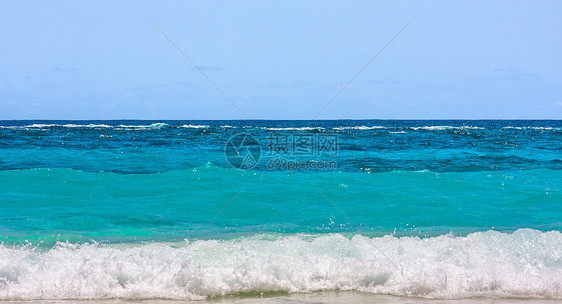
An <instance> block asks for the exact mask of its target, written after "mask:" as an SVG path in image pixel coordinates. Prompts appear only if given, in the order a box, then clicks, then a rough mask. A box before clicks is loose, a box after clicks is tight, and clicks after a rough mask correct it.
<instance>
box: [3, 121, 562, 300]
mask: <svg viewBox="0 0 562 304" xmlns="http://www.w3.org/2000/svg"><path fill="white" fill-rule="evenodd" d="M561 150H562V121H559V120H554V121H548V120H541V121H524V120H517V121H508V120H501V121H494V120H474V121H470V120H451V121H447V120H436V121H431V120H420V121H415V120H411V121H409V120H396V121H394V120H330V121H260V120H249V121H242V120H232V121H216V120H213V121H165V120H158V121H145V120H142V121H135V120H123V121H116V120H111V121H29V120H27V121H0V240H1V242H2V243H1V245H0V300H3V301H8V300H14V301H15V300H18V301H19V300H111V299H114V300H115V299H118V300H146V299H152V300H162V299H164V300H203V299H207V300H209V299H210V300H213V299H214V300H217V299H218V300H220V301H223V300H225V299H226V300H229V299H230V300H233V301H234V300H236V301H239V299H243V300H247V301H261V300H263V299H266V300H267V299H270V300H271V299H275V300H276V301H277V300H278V301H279V302H275V303H285V302H283V301H286V302H287V303H295V301H297V302H298V301H304V302H306V300H307V297H308V299H309V300H311V299H312V300H313V301H318V299H319V298H322V297H323V296H322V295H326V294H328V295H330V296H326V297H327V298H330V299H333V298H334V294H337V295H338V296H335V297H336V298H337V297H339V296H340V295H341V294H344V295H346V296H347V298H345V296H344V298H343V299H347V300H342V301H344V302H351V300H353V299H355V300H356V301H358V302H362V301H371V300H372V298H369V297H371V296H377V297H378V296H382V297H388V296H398V297H408V299H419V298H424V299H440V300H451V299H473V298H478V299H541V300H553V301H556V300H562V234H561V231H562V153H561ZM299 297H300V298H299ZM365 297H367V298H365ZM283 299H285V300H283ZM384 299H386V300H384ZM400 299H402V298H400ZM293 300H294V301H293ZM387 300H388V299H387V298H383V300H381V301H387ZM291 301H293V302H291Z"/></svg>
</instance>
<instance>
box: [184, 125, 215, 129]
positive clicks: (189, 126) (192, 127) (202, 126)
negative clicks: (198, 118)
mask: <svg viewBox="0 0 562 304" xmlns="http://www.w3.org/2000/svg"><path fill="white" fill-rule="evenodd" d="M208 127H209V125H182V126H181V127H180V128H186V129H206V128H208Z"/></svg>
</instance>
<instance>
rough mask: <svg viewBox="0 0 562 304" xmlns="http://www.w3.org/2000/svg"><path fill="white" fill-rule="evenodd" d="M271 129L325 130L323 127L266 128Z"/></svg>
mask: <svg viewBox="0 0 562 304" xmlns="http://www.w3.org/2000/svg"><path fill="white" fill-rule="evenodd" d="M265 129H266V130H270V131H310V130H324V128H322V127H295V128H265Z"/></svg>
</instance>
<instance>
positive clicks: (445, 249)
mask: <svg viewBox="0 0 562 304" xmlns="http://www.w3.org/2000/svg"><path fill="white" fill-rule="evenodd" d="M383 253H384V254H383ZM561 253H562V235H561V233H560V232H554V231H553V232H539V231H535V230H530V229H521V230H518V231H516V232H514V233H512V234H506V233H499V232H494V231H488V232H483V233H473V234H470V235H468V236H466V237H452V236H439V237H432V238H425V239H419V238H415V237H402V238H397V237H393V236H385V237H378V238H368V237H364V236H360V235H356V236H354V237H353V238H351V239H348V238H345V237H343V236H341V235H339V234H331V235H323V236H317V237H311V236H283V237H277V238H271V237H270V236H267V237H264V236H261V237H259V236H256V237H247V238H244V239H241V240H235V241H217V240H210V241H195V242H190V243H187V244H182V245H181V246H179V247H178V246H172V245H170V244H162V243H154V244H147V245H141V246H136V247H115V246H109V247H108V246H100V245H97V244H93V245H92V244H85V245H73V244H65V243H59V244H57V245H56V246H55V247H53V248H52V249H50V250H48V251H46V252H39V251H38V250H36V249H35V250H34V249H33V248H30V247H29V246H28V247H16V248H14V247H12V246H7V245H1V246H0V300H32V299H107V298H121V299H147V298H165V299H178V300H180V299H199V298H202V297H206V296H215V295H225V294H233V293H238V292H250V291H253V292H267V291H287V292H310V291H319V290H359V291H364V292H371V293H376V294H391V295H401V296H416V297H426V298H465V297H494V298H495V297H507V298H509V297H530V298H548V299H562V254H561ZM176 257H177V258H176ZM170 261H171V262H170ZM168 264H169V266H168Z"/></svg>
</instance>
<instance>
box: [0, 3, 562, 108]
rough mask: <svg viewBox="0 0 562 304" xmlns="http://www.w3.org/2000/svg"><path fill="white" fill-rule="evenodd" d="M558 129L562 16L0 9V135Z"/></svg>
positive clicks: (501, 10)
mask: <svg viewBox="0 0 562 304" xmlns="http://www.w3.org/2000/svg"><path fill="white" fill-rule="evenodd" d="M147 17H148V18H150V19H151V20H152V21H153V22H154V23H155V24H156V25H158V26H159V27H160V29H162V31H164V32H165V33H166V34H167V35H168V36H169V37H170V38H171V39H172V40H173V41H174V42H175V43H176V44H177V45H178V46H179V47H180V48H181V49H182V50H183V51H184V52H185V53H186V54H187V55H188V56H189V57H190V58H191V59H192V60H193V61H194V62H195V63H196V64H197V65H198V66H199V67H200V68H201V69H202V70H203V71H204V72H205V73H206V74H207V75H208V76H209V77H210V78H211V79H212V80H213V81H214V82H215V83H216V84H217V86H219V87H220V88H221V89H222V91H224V93H226V94H227V95H228V96H229V97H230V98H231V100H232V101H233V102H234V103H236V105H238V107H239V108H240V109H241V110H242V111H243V112H244V113H245V114H246V115H247V116H248V117H249V118H252V119H311V118H313V117H314V116H315V115H316V114H317V113H318V112H319V111H320V110H321V109H322V108H323V107H324V105H325V104H326V103H327V102H328V101H329V100H330V99H332V98H333V97H334V95H336V94H337V92H338V91H339V90H340V89H341V88H342V87H343V86H344V85H345V84H346V83H347V82H348V81H349V80H350V79H351V78H352V77H353V76H354V75H355V74H356V73H357V72H358V71H359V70H361V68H363V66H364V65H365V64H366V63H367V62H369V60H371V59H372V58H373V56H374V55H375V54H376V53H377V52H378V51H379V50H380V49H381V48H382V47H383V46H384V45H385V44H386V43H387V42H388V41H389V40H390V39H392V37H393V36H394V35H395V34H396V33H397V32H398V31H399V30H400V29H401V28H402V27H403V26H404V25H405V24H406V23H408V21H410V20H411V19H412V18H414V17H415V19H414V21H413V22H412V23H411V24H410V26H409V27H408V28H407V29H406V30H405V31H404V32H403V33H402V34H401V35H400V36H399V37H398V38H397V39H396V40H395V41H394V42H393V43H392V44H391V45H390V46H389V47H388V48H387V49H386V50H385V51H384V52H383V53H382V54H381V55H380V56H379V57H378V58H377V59H376V60H375V61H374V62H373V63H372V64H371V65H370V66H369V67H368V68H367V69H366V70H365V71H364V72H363V73H362V74H360V75H359V77H358V78H357V79H356V80H355V81H354V82H353V83H352V85H351V86H350V87H349V88H347V89H346V90H345V91H344V92H343V93H342V94H341V95H340V96H339V97H338V98H337V99H336V100H335V101H334V102H333V103H332V104H331V105H330V106H329V107H328V108H327V109H326V110H325V111H324V112H323V113H322V114H321V115H320V116H319V119H341V118H351V119H387V118H389V119H391V118H398V119H408V118H414V119H416V118H420V119H433V118H437V119H446V118H468V119H474V118H500V119H510V118H539V119H562V1H528V0H527V1H455V2H452V1H386V2H375V1H353V2H348V1H178V2H175V1H165V3H164V4H162V3H159V2H153V1H148V2H147V1H142V2H139V1H135V2H133V1H120V2H118V3H114V2H110V1H104V2H100V1H80V2H78V1H76V2H75V1H44V2H39V1H33V2H28V1H2V2H0V71H1V73H0V119H40V118H44V119H121V118H131V119H244V116H242V114H240V112H238V110H237V109H236V108H235V107H234V106H232V105H231V104H230V103H229V101H228V100H226V99H225V98H224V97H223V96H222V95H221V94H220V92H218V91H217V90H216V89H215V88H214V87H213V86H212V85H211V84H210V83H209V82H208V81H207V80H206V79H205V78H204V77H203V76H202V75H201V74H200V73H199V72H198V71H197V70H195V69H194V68H193V67H192V65H191V64H190V63H189V62H188V61H187V60H186V59H185V58H183V57H182V55H181V54H180V53H179V52H178V51H177V50H176V49H175V48H174V47H173V45H171V44H170V43H169V42H168V41H167V40H166V39H165V38H164V37H163V36H162V35H161V34H160V33H159V32H158V31H157V30H156V29H155V28H154V27H153V26H152V25H151V24H150V22H149V21H148V20H147Z"/></svg>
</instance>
